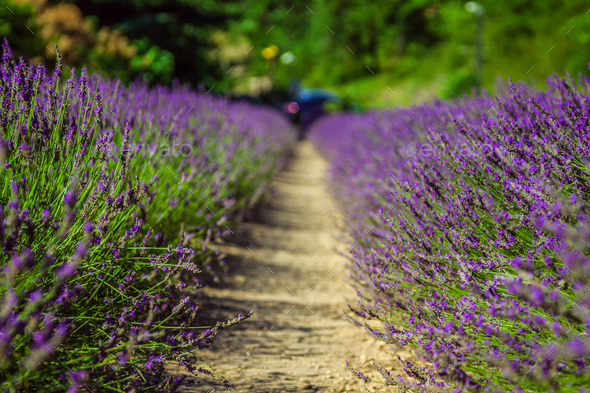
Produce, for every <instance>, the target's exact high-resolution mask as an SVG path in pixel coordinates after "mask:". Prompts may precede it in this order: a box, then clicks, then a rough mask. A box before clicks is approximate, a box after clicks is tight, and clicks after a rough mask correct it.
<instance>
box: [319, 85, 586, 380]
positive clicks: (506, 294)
mask: <svg viewBox="0 0 590 393" xmlns="http://www.w3.org/2000/svg"><path fill="white" fill-rule="evenodd" d="M548 85H549V89H548V90H547V91H535V90H533V89H531V88H530V87H528V86H527V85H526V84H523V83H516V84H514V83H510V84H509V85H508V86H507V87H506V88H505V90H504V91H502V92H499V93H498V96H495V97H492V96H489V95H483V96H480V97H476V98H467V97H465V98H463V99H461V100H457V101H453V102H448V103H445V102H440V101H436V102H434V103H432V104H429V105H422V106H417V107H412V108H398V109H394V110H389V111H382V112H376V111H375V112H370V113H365V114H360V115H353V114H344V115H336V116H333V117H330V118H326V119H324V120H322V121H321V122H319V123H318V124H316V126H315V128H314V129H313V130H312V131H311V132H310V134H311V138H312V140H313V141H314V143H315V144H316V145H317V146H318V147H319V148H320V149H321V150H322V151H323V152H324V153H325V155H326V156H327V157H328V158H329V159H330V161H331V179H332V188H333V190H334V193H335V195H337V197H338V198H339V200H340V202H341V203H342V205H343V206H344V207H345V209H344V211H346V212H352V213H349V215H348V217H347V231H348V234H349V237H350V240H351V246H352V245H354V246H355V247H354V248H353V249H352V251H351V253H350V255H352V256H351V258H350V259H351V277H352V279H353V280H354V282H355V283H356V284H357V286H358V289H359V295H360V297H359V301H358V304H357V305H355V306H354V307H352V308H353V309H354V314H353V315H352V316H351V317H350V318H351V320H352V321H353V322H354V323H356V324H358V325H359V326H360V325H362V326H364V327H365V328H366V329H367V330H369V331H370V332H371V333H372V334H373V335H374V336H376V337H378V338H380V339H382V340H385V341H386V342H388V343H389V344H391V346H392V347H394V348H399V347H406V348H409V349H411V350H412V351H413V353H414V356H413V357H412V358H408V359H401V358H400V359H399V360H400V361H401V362H402V363H403V366H404V370H405V374H404V375H403V376H401V375H393V374H392V373H390V372H389V371H387V370H385V369H383V368H380V367H378V370H379V371H380V372H381V375H382V376H383V381H384V382H385V383H386V384H389V385H398V386H400V387H403V388H410V389H414V390H416V391H441V392H446V391H453V392H467V391H493V392H507V391H533V392H545V391H550V390H551V391H557V390H560V391H561V390H563V391H584V389H588V388H590V378H589V377H588V374H589V369H588V361H589V360H590V342H589V340H588V331H589V329H590V286H588V284H589V278H590V260H589V259H588V257H589V255H590V249H589V240H590V221H589V218H588V217H589V215H588V213H590V208H589V206H588V202H589V201H590V128H589V126H590V96H589V91H590V81H589V79H588V78H587V77H582V76H580V78H579V81H577V82H576V81H573V80H571V78H570V79H568V80H563V79H559V78H557V77H555V76H553V77H551V78H549V80H548ZM359 375H360V376H361V377H363V378H365V379H367V380H369V379H372V376H370V375H366V374H365V375H363V374H362V373H359Z"/></svg>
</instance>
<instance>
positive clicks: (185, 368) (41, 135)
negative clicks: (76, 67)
mask: <svg viewBox="0 0 590 393" xmlns="http://www.w3.org/2000/svg"><path fill="white" fill-rule="evenodd" d="M62 72H63V64H62V63H61V59H59V58H58V64H57V67H56V69H55V71H53V72H50V71H48V70H47V69H46V68H45V67H43V66H32V65H29V64H28V63H27V62H25V61H24V60H23V59H22V58H20V59H15V58H13V55H12V53H11V50H10V49H9V47H8V44H7V43H5V44H4V45H3V52H2V59H1V63H0V164H1V165H0V246H1V247H2V254H1V257H0V266H1V274H0V287H1V291H0V302H1V306H0V308H1V310H0V387H1V389H2V390H4V391H24V390H26V391H66V390H67V391H68V392H76V391H88V390H91V391H94V392H98V391H113V392H127V391H146V390H147V391H156V390H162V389H170V390H174V389H175V388H176V387H177V386H178V385H180V384H182V383H185V382H188V381H191V380H199V379H200V378H202V377H203V376H205V375H213V371H211V370H210V369H209V368H208V367H206V366H205V365H203V364H200V363H199V361H198V354H197V351H198V350H199V349H202V348H205V347H208V346H209V345H210V344H211V342H212V340H213V339H214V338H215V336H216V335H217V332H218V331H219V329H221V328H224V327H226V326H230V325H232V324H235V323H237V322H239V321H241V320H243V319H244V318H247V317H248V316H249V314H246V315H238V316H236V318H235V319H234V320H231V321H225V322H220V323H217V324H215V325H212V326H199V324H197V322H198V320H199V317H198V311H199V288H200V287H202V286H203V285H205V283H206V282H207V280H208V279H211V278H212V277H213V276H214V275H215V274H217V273H216V272H217V271H219V269H217V267H218V265H219V257H220V255H219V252H218V249H217V248H218V247H217V245H216V244H217V243H219V242H220V241H223V239H224V237H227V236H228V235H230V227H231V226H232V225H235V224H236V223H238V222H239V221H240V220H241V219H242V218H243V216H244V213H245V212H246V211H247V210H248V209H249V208H250V207H252V205H253V204H255V203H256V201H257V200H258V199H259V198H260V196H261V195H262V193H263V192H264V190H265V187H266V184H267V182H268V180H269V178H270V177H271V176H272V174H273V173H274V171H275V170H276V169H277V168H278V166H279V165H280V162H281V156H282V155H283V153H284V151H285V150H286V149H288V148H289V145H290V144H291V142H292V141H293V132H292V130H291V129H290V127H289V124H288V122H286V121H285V120H284V119H283V118H282V117H281V116H280V114H276V113H274V112H271V111H267V110H264V109H260V108H252V107H249V106H246V105H234V104H231V103H230V102H228V101H226V100H224V99H220V98H214V97H211V96H210V95H208V94H206V93H205V92H202V93H198V92H195V91H192V90H190V89H189V88H187V87H182V86H174V87H173V88H169V87H155V88H148V87H146V86H145V85H143V84H141V83H135V84H132V85H131V86H129V87H126V86H124V85H122V84H121V83H119V81H117V80H108V79H102V78H99V77H96V76H88V75H87V74H86V72H85V71H84V70H82V72H81V75H80V76H76V74H75V72H74V71H72V72H71V74H70V72H68V71H66V72H65V73H64V75H62ZM213 278H214V277H213ZM171 362H174V363H176V364H179V365H180V366H181V367H176V368H177V371H176V372H170V371H169V369H170V367H168V366H169V365H170V364H171ZM223 382H224V383H225V384H229V383H228V382H227V381H223Z"/></svg>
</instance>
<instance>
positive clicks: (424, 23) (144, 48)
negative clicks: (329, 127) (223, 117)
mask: <svg viewBox="0 0 590 393" xmlns="http://www.w3.org/2000/svg"><path fill="white" fill-rule="evenodd" d="M2 2H3V3H4V4H5V5H3V6H1V7H0V36H5V37H7V38H8V40H9V41H10V43H11V45H12V47H13V48H14V49H15V50H16V52H17V53H18V54H20V55H23V56H25V57H28V58H32V59H34V61H36V62H46V63H47V64H48V65H50V66H51V65H52V64H53V63H54V59H55V57H54V45H55V44H57V45H58V46H59V48H60V50H61V52H62V53H63V56H64V61H65V63H66V65H69V66H70V67H71V66H76V68H77V71H80V69H81V67H82V65H86V66H87V68H88V70H89V71H91V72H95V73H102V74H105V75H107V76H113V77H117V78H121V79H122V80H124V81H131V80H134V79H137V78H141V79H143V80H145V81H146V82H148V83H150V84H156V83H160V84H172V83H174V81H175V80H177V81H178V82H180V83H190V84H191V85H192V86H194V87H200V88H202V89H205V90H206V91H210V90H211V91H212V92H213V93H215V94H224V95H231V96H232V97H235V98H236V99H242V100H248V101H250V102H253V103H256V102H266V103H269V102H271V103H280V105H281V108H282V109H283V111H284V112H286V113H287V114H288V115H290V116H291V117H292V118H294V119H295V118H296V117H297V113H298V112H299V111H300V110H301V111H302V110H303V108H302V107H303V106H304V105H305V102H306V100H310V99H311V100H313V99H316V100H318V97H323V98H319V100H320V101H322V102H324V103H325V102H329V104H328V106H331V107H330V109H333V110H338V109H343V108H345V109H349V110H350V109H353V110H355V109H356V110H360V109H363V108H373V107H386V106H392V105H409V104H415V103H420V102H424V101H429V100H432V99H433V96H435V95H436V96H438V97H442V98H453V97H457V96H460V95H462V94H463V93H467V94H473V93H474V91H476V89H477V88H478V87H480V86H481V87H482V88H485V89H487V90H489V91H492V92H494V91H495V86H496V85H497V84H498V81H504V82H505V81H506V79H507V78H509V77H510V78H513V80H527V81H529V82H531V81H532V82H534V83H536V84H537V86H539V87H543V85H544V81H545V78H546V77H547V76H548V75H550V74H552V73H554V72H555V73H557V74H558V75H563V74H564V73H565V71H566V70H567V71H569V72H570V73H572V74H574V75H575V74H577V73H578V72H583V73H588V66H587V62H588V60H589V59H590V56H589V54H590V13H588V11H589V9H590V5H589V4H588V2H587V1H585V0H569V1H562V0H543V1H538V0H489V1H479V2H472V1H470V2H465V1H451V0H372V1H366V0H329V1H328V0H309V1H308V2H306V3H303V2H293V1H287V0H273V1H270V0H2ZM302 88H307V90H301V89H302ZM302 94H303V95H304V97H303V98H301V95H302ZM310 97H311V98H310ZM314 97H315V98H314ZM335 97H337V98H335ZM289 104H291V106H290V107H289V106H288V105H289Z"/></svg>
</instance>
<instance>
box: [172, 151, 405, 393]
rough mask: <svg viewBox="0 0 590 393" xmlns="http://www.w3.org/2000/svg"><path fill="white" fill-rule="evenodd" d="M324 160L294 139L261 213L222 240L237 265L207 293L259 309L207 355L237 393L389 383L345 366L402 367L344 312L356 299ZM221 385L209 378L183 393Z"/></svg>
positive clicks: (216, 306) (227, 309)
mask: <svg viewBox="0 0 590 393" xmlns="http://www.w3.org/2000/svg"><path fill="white" fill-rule="evenodd" d="M326 168H327V164H326V162H325V161H324V160H323V159H322V158H321V157H320V156H319V154H318V153H317V151H316V150H315V149H314V148H313V146H312V145H311V144H310V143H309V142H308V141H303V142H300V143H299V144H298V146H297V147H296V149H295V152H294V156H293V157H292V159H291V161H290V163H289V164H288V165H287V168H286V169H285V170H284V171H283V172H281V173H280V174H279V176H277V177H276V179H275V180H274V182H273V184H272V190H273V192H272V194H271V195H270V197H269V198H267V201H266V202H265V204H264V205H263V207H262V209H261V211H260V214H258V218H257V219H256V220H255V221H254V222H251V223H249V224H248V225H247V227H246V228H245V231H244V232H243V233H244V234H243V235H242V234H239V235H236V237H247V239H242V243H239V242H238V243H236V244H233V245H228V246H225V250H224V251H225V252H226V253H228V254H229V255H230V256H231V257H230V260H231V261H232V264H233V266H234V267H233V269H234V271H233V273H232V275H231V279H232V285H231V287H230V288H225V289H215V288H211V289H208V290H207V291H206V295H207V297H208V300H207V302H209V303H210V305H211V306H212V307H211V309H212V310H216V312H219V313H221V314H223V315H221V316H224V315H225V316H227V318H231V317H232V316H234V315H235V314H237V313H238V312H244V311H246V310H254V315H253V316H252V317H251V318H250V319H248V320H246V321H244V322H243V323H241V324H239V325H237V326H235V327H232V328H230V329H226V330H224V331H222V332H220V334H219V336H218V338H217V339H216V340H215V342H214V343H213V346H212V347H211V348H210V349H208V350H205V351H203V353H202V354H201V355H202V357H203V358H204V359H205V360H206V361H207V362H209V363H210V364H212V365H213V366H214V367H215V369H216V370H217V371H218V372H219V373H220V374H222V375H224V376H225V377H226V378H227V379H228V380H229V381H231V382H232V383H233V384H234V385H236V387H237V391H239V392H260V393H262V392H295V391H320V392H343V391H354V392H364V391H369V392H381V391H383V392H393V391H396V388H394V387H385V386H383V385H379V384H375V383H372V384H366V383H364V382H363V381H361V380H360V379H359V378H357V377H356V376H354V375H353V374H352V373H351V371H350V370H349V369H347V368H346V365H345V361H346V360H348V361H349V363H350V364H351V365H352V366H353V367H354V368H355V369H357V370H362V371H363V372H365V373H366V374H367V375H369V376H372V377H375V378H376V379H380V378H379V375H378V373H377V371H376V370H375V369H374V368H373V367H372V366H371V361H372V360H375V361H376V362H377V363H378V364H380V365H381V366H386V367H388V369H389V370H391V369H392V368H394V369H395V370H399V363H398V362H397V361H394V360H393V359H394V355H393V354H392V353H391V350H390V349H389V348H388V347H387V346H386V345H385V344H384V343H382V342H379V341H377V340H374V339H373V338H372V337H371V336H370V335H369V334H368V333H366V332H365V331H364V330H362V329H361V328H357V327H354V326H353V325H352V324H350V323H348V322H346V321H345V320H344V319H343V317H342V313H343V312H344V311H345V310H346V306H347V304H349V303H354V302H355V292H354V290H353V288H352V287H351V286H350V285H349V284H348V283H347V271H346V259H345V258H344V257H343V256H341V255H339V254H338V253H337V252H336V249H341V248H340V247H341V245H340V244H341V243H340V242H338V241H337V238H336V236H337V232H338V231H337V227H336V220H337V211H336V208H335V205H334V202H333V201H332V199H331V198H330V195H329V192H328V190H327V189H326V181H325V174H326ZM214 390H215V391H223V390H224V388H223V387H221V386H219V385H215V384H209V385H206V386H199V387H197V386H192V387H191V386H188V387H184V388H183V389H182V390H181V391H182V392H186V393H189V392H212V391H214Z"/></svg>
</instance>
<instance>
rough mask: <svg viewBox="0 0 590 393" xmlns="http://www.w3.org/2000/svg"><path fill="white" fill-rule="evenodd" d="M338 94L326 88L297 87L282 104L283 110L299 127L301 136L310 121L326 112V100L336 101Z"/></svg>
mask: <svg viewBox="0 0 590 393" xmlns="http://www.w3.org/2000/svg"><path fill="white" fill-rule="evenodd" d="M340 99H341V98H340V96H339V95H338V94H336V93H335V92H333V91H331V90H327V89H311V88H303V89H299V90H298V91H297V93H296V94H295V95H294V97H293V99H291V100H290V101H289V102H287V103H285V104H284V105H283V112H284V113H285V114H286V115H287V116H288V117H289V118H290V119H291V120H292V121H293V122H294V123H296V124H299V125H300V127H301V132H302V134H301V137H303V134H304V133H305V130H306V129H307V128H308V127H309V125H310V124H311V123H313V122H314V121H315V120H317V119H318V118H319V117H321V116H323V115H325V114H326V110H325V109H324V104H325V103H326V102H338V101H340Z"/></svg>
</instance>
